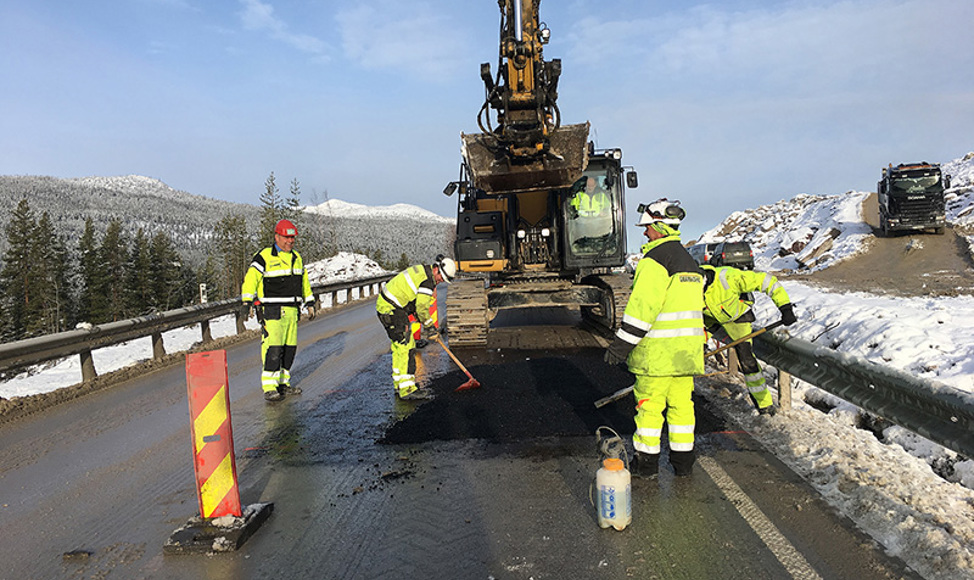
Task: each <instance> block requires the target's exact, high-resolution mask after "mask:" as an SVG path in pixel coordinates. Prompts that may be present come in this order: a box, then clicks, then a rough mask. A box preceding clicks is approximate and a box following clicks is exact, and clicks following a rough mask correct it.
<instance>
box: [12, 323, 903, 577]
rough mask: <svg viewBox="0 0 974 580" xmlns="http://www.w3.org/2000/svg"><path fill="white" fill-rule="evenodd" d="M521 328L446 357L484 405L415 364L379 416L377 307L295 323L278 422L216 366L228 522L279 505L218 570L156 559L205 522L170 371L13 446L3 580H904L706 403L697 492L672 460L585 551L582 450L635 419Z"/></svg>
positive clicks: (573, 348)
mask: <svg viewBox="0 0 974 580" xmlns="http://www.w3.org/2000/svg"><path fill="white" fill-rule="evenodd" d="M555 318H557V315H556V316H555ZM520 319H521V320H526V321H527V322H528V323H529V324H528V326H524V327H517V328H513V327H511V328H502V329H501V331H500V332H498V333H495V335H494V336H493V337H492V342H491V343H489V344H488V348H487V349H480V350H465V351H457V354H458V355H459V356H460V358H461V359H462V360H463V361H464V362H465V363H469V364H468V368H469V369H470V371H471V372H472V373H473V374H474V376H475V377H477V378H478V380H479V381H480V382H481V383H483V385H484V386H483V388H482V389H480V390H477V391H468V392H465V393H455V392H453V390H452V389H453V388H454V387H455V386H458V385H459V384H461V383H463V382H464V381H465V380H466V377H465V375H463V374H462V373H461V372H460V371H459V370H457V369H455V367H453V363H452V362H451V361H450V360H449V358H448V357H446V356H445V354H444V353H443V352H442V351H440V350H439V347H438V346H436V345H435V344H433V345H430V346H429V347H427V349H426V350H425V351H423V352H422V355H421V359H420V361H419V362H420V373H419V374H420V375H421V376H425V377H426V378H427V380H430V381H431V388H433V390H434V391H435V392H436V393H437V394H438V396H437V398H436V399H434V400H433V401H429V402H425V403H403V402H398V401H396V400H395V398H394V397H393V393H392V388H391V381H390V379H389V376H388V375H389V367H390V362H391V358H390V355H389V354H388V352H387V348H388V342H387V341H386V339H385V333H384V331H383V330H382V328H381V326H379V324H378V322H377V321H376V319H375V315H374V309H373V308H372V306H371V305H370V304H364V305H359V306H350V307H347V308H344V309H342V310H340V311H337V312H332V313H329V314H327V315H326V316H322V317H319V319H318V320H315V321H313V322H308V323H303V324H302V326H301V329H300V331H299V338H300V347H299V351H298V357H297V360H296V363H295V368H294V369H293V370H294V383H295V384H297V385H300V386H301V387H302V388H303V390H304V393H303V394H302V395H299V396H295V397H291V398H289V399H286V400H285V401H283V402H281V403H278V404H273V405H268V404H265V402H264V401H263V399H262V397H261V393H260V390H259V387H258V381H259V373H260V363H259V345H258V344H257V343H256V342H253V343H248V344H245V345H241V346H239V347H235V348H232V349H229V350H228V351H227V354H228V361H229V369H230V385H231V390H230V392H231V403H232V415H233V430H234V440H235V449H236V456H237V469H238V480H239V484H240V493H241V500H242V502H243V503H244V504H251V503H257V502H273V503H274V512H273V514H272V515H271V517H270V519H269V520H268V521H267V522H265V523H264V524H263V526H262V527H261V528H260V529H259V530H258V531H257V533H256V534H255V535H254V536H253V537H252V538H250V539H249V540H248V541H247V542H246V544H244V546H243V547H242V548H241V549H240V550H239V551H237V552H234V553H230V554H216V555H211V556H203V555H183V556H168V555H167V556H164V555H163V554H162V545H163V543H164V542H165V541H166V539H167V538H168V536H169V534H171V533H172V531H173V530H174V529H176V528H177V527H179V526H181V525H182V524H183V523H185V521H186V520H187V519H188V518H189V517H190V516H192V515H194V514H195V513H196V511H197V506H196V494H195V489H194V487H193V485H194V478H193V468H192V451H191V446H190V435H189V418H188V410H187V403H186V390H185V389H186V387H185V375H184V369H183V368H182V367H181V366H180V367H174V368H170V369H164V370H160V371H158V372H155V373H153V374H151V375H148V376H145V377H142V378H140V379H139V380H133V381H130V382H128V383H125V384H122V385H120V386H118V387H115V388H112V389H108V390H105V391H101V392H98V393H95V394H92V395H89V396H86V397H83V398H81V399H78V400H76V401H73V402H71V403H68V404H64V405H60V406H58V407H54V408H52V409H49V410H47V411H45V412H41V413H38V414H35V415H33V416H31V417H27V418H24V419H22V420H18V421H14V422H11V423H8V424H4V425H2V426H0V494H2V500H0V504H2V507H0V536H2V537H0V540H2V541H0V562H3V563H4V564H3V568H2V569H0V578H16V579H18V580H20V579H24V578H173V579H176V578H180V579H181V578H212V579H228V580H229V579H239V578H277V577H290V578H349V579H352V578H363V579H365V578H369V579H372V578H433V579H437V578H443V579H457V578H484V579H487V578H498V579H503V578H514V579H520V578H524V579H528V578H534V579H542V578H558V579H575V578H577V579H587V578H694V579H699V578H749V579H755V578H757V579H760V578H768V579H772V578H774V579H777V578H791V577H794V578H817V577H821V578H863V579H873V578H914V577H915V576H913V575H912V573H911V572H910V571H909V570H907V569H905V568H904V567H903V566H902V564H900V563H899V562H898V561H897V560H894V559H890V558H888V557H886V556H885V555H884V554H883V551H882V548H881V547H879V546H877V545H875V543H874V542H872V541H871V540H869V539H868V538H866V537H864V536H863V535H861V534H860V533H858V532H857V531H856V530H855V529H854V527H853V526H852V525H851V523H849V522H848V521H847V520H845V519H843V518H841V517H839V516H837V515H836V514H835V512H834V510H832V509H831V508H830V507H829V506H827V505H825V504H824V502H823V501H822V500H821V499H820V498H818V497H817V496H816V495H814V492H813V491H812V490H811V489H810V488H809V487H808V486H807V485H805V483H804V482H803V481H801V480H800V479H799V478H798V477H797V476H795V475H794V474H793V473H792V472H790V471H789V470H788V469H787V468H786V467H785V466H784V465H782V464H781V463H780V462H778V461H777V460H775V459H774V458H773V457H771V456H769V455H768V454H767V453H766V452H764V451H763V449H762V448H761V447H760V446H759V445H758V444H757V443H756V442H754V441H753V440H752V439H751V438H750V437H749V436H748V435H747V434H746V433H743V432H740V431H738V430H737V429H736V428H735V427H734V426H733V425H729V424H727V423H726V422H725V420H724V419H723V418H721V417H719V416H717V415H715V414H714V412H713V411H711V409H710V408H709V406H708V405H707V402H706V400H698V402H697V403H698V405H697V407H698V419H697V421H698V424H697V431H698V438H697V444H698V445H697V451H698V455H699V457H700V460H699V462H698V464H697V466H696V467H695V471H694V474H693V475H692V477H690V478H681V479H677V478H675V477H673V475H672V472H671V471H670V470H669V469H668V465H667V464H666V462H665V461H664V465H663V467H662V470H661V475H660V477H659V478H658V479H655V480H634V484H633V493H634V497H635V500H634V506H633V523H632V525H631V526H630V527H629V528H627V529H626V530H625V531H622V532H617V531H615V530H612V529H608V530H603V529H601V528H599V527H598V525H597V523H596V517H595V510H594V508H593V507H592V505H591V503H590V499H589V488H590V485H591V483H592V481H593V478H594V474H595V471H596V469H597V468H598V453H597V450H596V446H595V438H594V433H595V428H596V427H598V426H600V425H607V426H610V427H613V428H615V429H616V430H617V431H619V432H620V433H623V434H625V433H631V431H632V424H631V417H632V409H631V408H627V407H631V405H630V404H627V403H626V402H620V403H617V404H614V405H611V406H608V407H606V408H603V409H602V410H600V411H599V412H598V413H596V412H595V409H594V407H593V406H592V405H591V403H592V402H593V401H594V400H595V399H597V398H600V397H602V396H605V395H607V394H609V393H611V392H613V391H615V390H617V389H619V388H622V387H624V386H627V385H628V384H630V382H631V380H630V377H629V375H628V374H627V373H625V372H623V371H621V370H619V369H616V368H607V367H606V366H605V365H604V364H603V363H602V362H601V356H602V351H601V348H600V346H599V344H600V340H604V339H599V338H597V337H592V336H591V335H589V334H588V333H586V332H584V331H583V330H582V329H579V328H576V327H575V326H572V325H569V326H563V327H554V328H553V327H551V326H550V325H549V323H550V322H552V321H551V320H548V319H547V318H546V317H545V316H541V317H540V318H537V319H533V318H532V317H530V316H528V317H526V318H525V317H524V316H523V313H522V315H521V318H520ZM569 322H571V320H569ZM495 324H500V325H503V324H505V322H504V320H503V319H502V318H501V317H498V320H495ZM572 336H575V337H576V338H570V337H572ZM545 337H548V338H545ZM566 337H567V338H566ZM566 340H567V341H568V342H572V341H574V344H565V341H566ZM515 341H518V345H519V346H520V347H521V348H517V347H515V346H512V345H514V343H515ZM539 341H540V342H539ZM545 341H547V342H545ZM526 344H528V345H535V344H550V345H556V346H557V348H551V349H547V350H546V349H534V350H524V349H523V347H524V346H525V345H526ZM76 550H77V551H81V552H83V553H87V554H88V556H87V557H84V556H82V557H75V558H68V559H65V558H64V557H63V555H64V554H65V553H67V552H71V551H76Z"/></svg>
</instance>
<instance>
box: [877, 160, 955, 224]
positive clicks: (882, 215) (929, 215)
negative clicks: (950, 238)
mask: <svg viewBox="0 0 974 580" xmlns="http://www.w3.org/2000/svg"><path fill="white" fill-rule="evenodd" d="M949 188H950V176H949V175H944V174H943V173H942V172H941V169H940V165H939V164H937V163H927V162H925V161H924V162H921V163H901V164H900V165H897V166H896V167H893V164H892V163H890V165H889V167H884V168H883V176H882V179H880V181H879V183H878V184H877V186H876V193H877V197H878V201H879V229H880V230H881V231H882V232H883V235H884V236H887V235H890V233H892V232H898V231H923V230H931V229H932V230H933V231H934V232H935V233H937V234H943V233H944V227H946V225H947V219H946V202H945V199H944V191H945V190H947V189H949Z"/></svg>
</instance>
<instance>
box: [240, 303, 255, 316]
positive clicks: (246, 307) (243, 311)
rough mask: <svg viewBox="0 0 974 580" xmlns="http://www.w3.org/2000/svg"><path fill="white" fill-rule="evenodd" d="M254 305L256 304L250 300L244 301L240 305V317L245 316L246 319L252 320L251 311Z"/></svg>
mask: <svg viewBox="0 0 974 580" xmlns="http://www.w3.org/2000/svg"><path fill="white" fill-rule="evenodd" d="M253 306H254V304H253V303H252V302H249V301H247V302H244V303H243V304H242V305H241V306H240V317H241V318H243V319H244V320H250V311H251V309H252V308H253Z"/></svg>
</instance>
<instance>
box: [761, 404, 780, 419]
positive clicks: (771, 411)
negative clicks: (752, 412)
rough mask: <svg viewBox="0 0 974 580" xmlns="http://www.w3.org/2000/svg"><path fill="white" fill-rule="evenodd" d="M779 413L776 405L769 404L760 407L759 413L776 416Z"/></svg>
mask: <svg viewBox="0 0 974 580" xmlns="http://www.w3.org/2000/svg"><path fill="white" fill-rule="evenodd" d="M777 413H778V410H777V409H775V406H774V405H768V406H767V407H761V408H760V409H758V415H767V416H768V417H774V416H775V415H776V414H777Z"/></svg>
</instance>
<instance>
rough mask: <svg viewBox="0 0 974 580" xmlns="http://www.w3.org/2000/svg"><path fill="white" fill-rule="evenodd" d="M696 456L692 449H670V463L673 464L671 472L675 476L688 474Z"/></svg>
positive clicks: (691, 471)
mask: <svg viewBox="0 0 974 580" xmlns="http://www.w3.org/2000/svg"><path fill="white" fill-rule="evenodd" d="M696 458H697V457H696V454H695V453H694V452H693V451H673V450H670V465H672V466H673V473H674V474H676V476H677V477H687V476H689V475H690V474H692V473H693V462H694V460H696Z"/></svg>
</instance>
